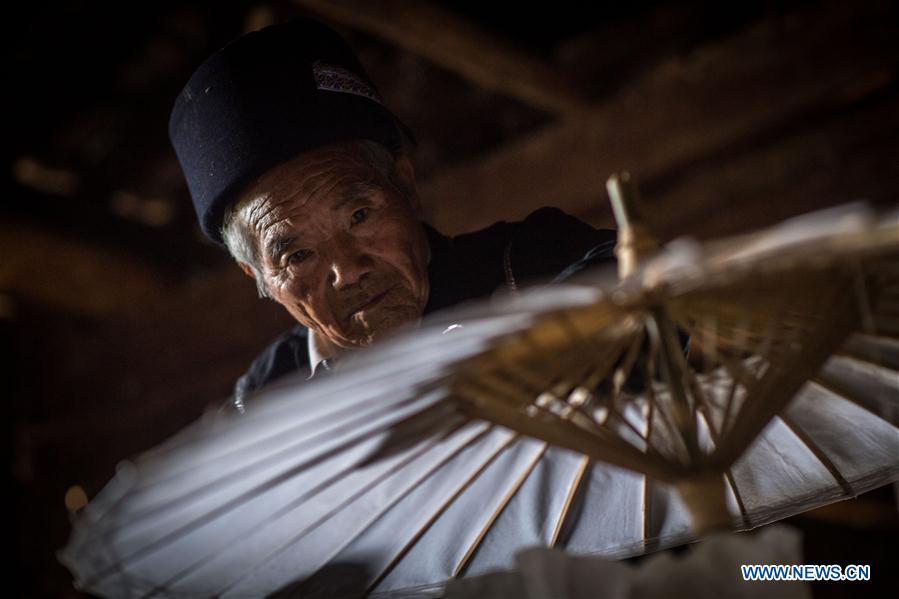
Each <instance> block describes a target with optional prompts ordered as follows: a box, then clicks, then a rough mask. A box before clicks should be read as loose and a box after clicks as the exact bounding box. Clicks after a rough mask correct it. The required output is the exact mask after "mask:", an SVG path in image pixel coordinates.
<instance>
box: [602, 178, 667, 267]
mask: <svg viewBox="0 0 899 599" xmlns="http://www.w3.org/2000/svg"><path fill="white" fill-rule="evenodd" d="M606 190H607V191H608V192H609V201H610V203H611V204H612V213H613V214H614V215H615V221H616V222H617V223H618V244H617V245H616V246H615V256H616V257H617V258H618V278H619V279H625V278H627V277H628V276H630V275H631V274H633V273H634V272H635V271H636V270H637V268H638V266H639V265H640V263H641V262H643V261H644V260H646V259H647V258H649V257H651V256H653V255H654V254H655V253H656V252H657V251H658V249H659V242H658V240H656V238H655V237H654V236H653V235H652V233H651V232H650V231H649V229H647V228H646V227H645V226H644V225H643V223H642V222H641V220H640V218H639V217H638V215H639V210H637V203H638V200H637V195H638V194H637V186H636V183H635V181H634V179H633V177H631V174H630V173H628V172H622V173H616V174H614V175H612V176H611V177H609V179H608V180H607V181H606Z"/></svg>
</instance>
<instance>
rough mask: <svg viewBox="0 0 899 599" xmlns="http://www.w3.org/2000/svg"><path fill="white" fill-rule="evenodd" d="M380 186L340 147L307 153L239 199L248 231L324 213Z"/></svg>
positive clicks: (367, 166)
mask: <svg viewBox="0 0 899 599" xmlns="http://www.w3.org/2000/svg"><path fill="white" fill-rule="evenodd" d="M382 183H383V175H381V173H380V172H378V170H377V169H376V168H375V167H374V166H373V165H372V164H371V163H370V162H369V161H368V160H366V159H364V158H363V157H362V156H360V154H359V153H358V152H357V151H354V150H353V149H352V148H351V147H347V146H346V145H343V144H337V145H334V146H329V147H326V148H324V149H319V150H315V151H313V152H307V153H304V154H301V155H299V156H297V157H296V158H294V159H292V160H289V161H287V162H284V163H281V164H279V165H278V166H275V167H273V168H271V169H269V170H268V171H267V172H266V173H265V174H263V175H262V176H261V177H259V178H258V179H257V180H256V181H254V182H253V183H251V184H250V185H249V186H248V187H247V189H246V190H244V192H243V193H242V194H241V196H240V197H239V199H238V205H239V206H240V207H241V209H240V212H241V217H242V218H243V219H244V220H245V222H246V223H247V224H248V225H250V227H251V228H254V229H258V228H265V227H266V226H270V225H271V224H272V222H271V221H272V219H278V218H284V217H286V216H290V215H293V216H298V215H300V214H302V213H303V212H307V211H313V210H326V209H330V208H332V207H333V204H334V203H335V202H339V201H340V200H341V199H343V198H345V197H347V196H349V195H354V194H358V193H359V192H361V191H364V190H365V189H368V188H370V187H372V186H378V185H380V184H382Z"/></svg>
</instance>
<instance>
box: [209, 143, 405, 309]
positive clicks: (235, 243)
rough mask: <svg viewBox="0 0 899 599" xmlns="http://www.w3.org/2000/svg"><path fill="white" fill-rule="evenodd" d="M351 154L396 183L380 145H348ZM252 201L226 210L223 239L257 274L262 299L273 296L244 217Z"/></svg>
mask: <svg viewBox="0 0 899 599" xmlns="http://www.w3.org/2000/svg"><path fill="white" fill-rule="evenodd" d="M348 146H349V149H350V151H351V152H355V153H356V154H358V155H359V156H360V157H362V158H363V159H364V160H365V161H366V162H368V163H369V164H371V165H372V166H373V167H375V168H376V169H377V170H378V172H379V173H381V175H383V176H384V178H386V179H388V180H392V179H393V167H394V156H393V154H391V153H390V151H389V150H388V149H387V148H385V147H384V146H382V145H381V144H379V143H376V142H373V141H368V140H360V141H354V142H351V143H350V144H348ZM251 200H252V198H249V197H247V198H244V199H242V200H241V201H239V202H236V203H234V204H232V205H231V206H229V207H228V209H227V210H225V219H224V221H223V222H222V239H223V240H224V241H225V246H226V247H227V248H228V251H229V252H230V253H231V257H232V258H234V260H236V261H237V262H242V263H244V264H246V265H247V266H248V267H249V268H250V270H251V271H252V272H253V277H254V278H255V280H256V290H257V291H258V292H259V297H267V298H270V297H271V296H270V295H269V293H268V289H267V288H266V286H265V281H264V279H263V277H262V268H261V266H260V261H259V247H258V246H257V244H256V240H255V238H254V237H253V235H252V233H251V232H250V230H249V227H247V221H246V219H245V218H244V217H243V212H244V209H245V208H246V207H247V206H248V205H249V204H250V202H251Z"/></svg>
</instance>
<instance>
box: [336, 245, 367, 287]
mask: <svg viewBox="0 0 899 599" xmlns="http://www.w3.org/2000/svg"><path fill="white" fill-rule="evenodd" d="M330 246H331V247H330V248H329V250H330V251H329V252H328V254H329V258H330V264H329V268H328V282H329V283H330V284H331V286H332V287H333V288H334V289H343V288H346V287H351V286H353V285H356V284H358V283H360V282H361V281H362V280H363V279H364V278H365V277H366V276H368V274H369V273H370V272H371V270H372V260H371V257H370V256H369V255H368V254H367V253H366V252H365V250H364V249H363V248H360V247H359V246H358V245H357V244H356V243H355V242H354V241H353V240H351V239H347V238H345V237H343V238H337V239H334V240H332V243H331V244H330Z"/></svg>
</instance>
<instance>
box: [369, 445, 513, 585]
mask: <svg viewBox="0 0 899 599" xmlns="http://www.w3.org/2000/svg"><path fill="white" fill-rule="evenodd" d="M519 439H521V435H519V434H517V433H516V434H514V435H512V436H510V437H509V439H508V440H506V442H505V443H503V444H502V445H500V446H499V447H498V448H497V449H496V450H495V451H494V452H493V453H492V454H490V456H488V457H487V459H486V460H484V463H483V464H481V466H480V467H479V468H478V469H477V470H476V471H475V472H473V473H472V475H471V476H469V477H468V478H467V479H465V480H464V481H463V482H462V484H461V485H459V486H458V487H457V488H456V490H455V491H454V492H453V493H452V494H451V495H450V496H449V497H447V498H446V499H445V500H444V501H443V503H442V504H441V505H440V506H439V507H438V508H437V509H436V510H435V511H434V513H433V514H431V516H430V517H429V518H428V520H427V521H426V522H425V523H424V524H423V525H422V527H421V528H419V529H418V530H417V531H416V532H415V534H414V535H413V536H412V538H410V539H409V540H408V541H407V542H406V544H405V545H403V547H401V548H400V550H399V551H398V552H397V553H396V554H395V555H394V556H393V557H392V558H391V560H390V561H389V562H388V564H387V566H385V568H384V569H383V570H382V571H381V573H380V574H379V575H378V577H377V578H376V579H375V580H374V581H372V583H371V584H370V585H369V586H368V588H367V589H366V590H365V593H364V594H365V595H368V594H369V593H371V592H372V591H373V590H374V589H375V588H376V587H377V586H378V585H379V584H381V581H383V580H384V579H385V578H386V577H387V576H388V575H389V574H390V572H391V571H393V569H394V568H395V567H396V566H397V564H399V563H400V561H401V560H402V559H403V558H404V557H405V556H406V554H408V553H409V551H410V550H411V549H412V547H413V546H414V545H415V544H416V543H417V542H418V541H419V540H420V539H421V537H422V536H424V534H425V533H426V532H427V531H428V530H429V529H430V528H431V527H432V526H433V525H434V523H435V522H437V520H438V519H439V518H440V516H441V515H443V513H444V512H445V511H446V510H447V509H449V507H450V506H451V505H452V504H453V502H454V501H455V500H456V499H458V498H459V497H460V496H461V495H462V493H464V492H465V491H466V490H467V489H468V488H469V487H470V486H471V484H472V483H473V482H474V481H475V480H477V478H478V477H479V476H481V474H483V473H484V471H485V470H487V468H488V467H489V466H490V465H491V464H492V463H494V461H496V458H497V457H499V456H500V455H501V454H502V453H503V452H504V451H506V450H507V449H508V448H509V447H510V446H511V445H512V444H513V443H515V442H516V441H518V440H519Z"/></svg>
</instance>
